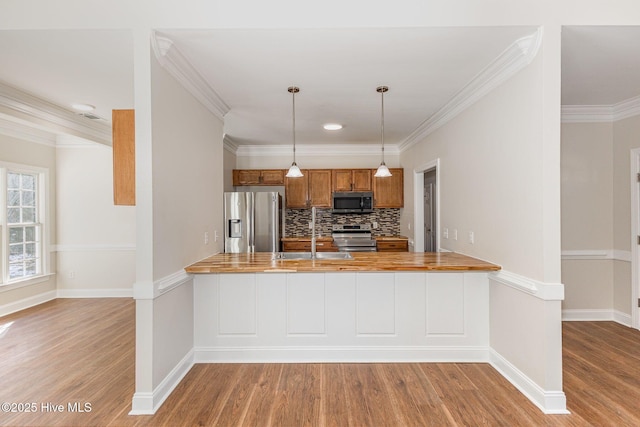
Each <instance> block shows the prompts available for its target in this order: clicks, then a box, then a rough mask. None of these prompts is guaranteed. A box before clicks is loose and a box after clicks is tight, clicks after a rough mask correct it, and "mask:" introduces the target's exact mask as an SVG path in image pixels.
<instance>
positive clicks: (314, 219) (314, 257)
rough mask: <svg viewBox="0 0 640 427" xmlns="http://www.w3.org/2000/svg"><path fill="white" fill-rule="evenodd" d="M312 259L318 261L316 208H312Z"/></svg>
mask: <svg viewBox="0 0 640 427" xmlns="http://www.w3.org/2000/svg"><path fill="white" fill-rule="evenodd" d="M311 259H316V207H315V206H313V207H312V208H311Z"/></svg>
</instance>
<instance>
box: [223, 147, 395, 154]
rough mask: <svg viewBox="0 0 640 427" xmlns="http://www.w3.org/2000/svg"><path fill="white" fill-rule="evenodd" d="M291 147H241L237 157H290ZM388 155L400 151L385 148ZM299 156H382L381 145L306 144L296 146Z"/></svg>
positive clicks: (238, 148)
mask: <svg viewBox="0 0 640 427" xmlns="http://www.w3.org/2000/svg"><path fill="white" fill-rule="evenodd" d="M291 150H292V148H291V145H240V146H238V147H237V150H236V153H235V154H236V156H238V157H253V156H263V157H267V156H289V155H291V153H292V151H291ZM384 152H385V154H387V155H391V156H397V155H399V154H400V150H399V148H398V146H397V145H387V144H385V146H384ZM296 155H298V156H305V155H306V156H325V157H335V156H336V155H339V156H371V155H380V145H379V144H306V145H300V144H298V145H296Z"/></svg>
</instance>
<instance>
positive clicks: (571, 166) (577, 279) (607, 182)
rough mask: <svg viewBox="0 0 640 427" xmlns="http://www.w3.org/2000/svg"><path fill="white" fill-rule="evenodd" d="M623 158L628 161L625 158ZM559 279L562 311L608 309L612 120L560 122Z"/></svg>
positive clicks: (610, 289) (610, 306)
mask: <svg viewBox="0 0 640 427" xmlns="http://www.w3.org/2000/svg"><path fill="white" fill-rule="evenodd" d="M627 163H628V160H627ZM561 165H562V168H561V170H562V192H561V194H562V251H563V261H562V283H564V285H565V300H564V301H563V304H562V307H563V310H565V314H566V315H567V316H571V315H572V314H570V313H573V316H575V315H577V312H576V311H575V310H582V312H583V313H585V310H591V313H596V312H597V311H594V310H609V311H611V310H612V309H613V263H614V261H613V259H605V258H606V257H605V256H603V257H602V258H601V259H581V258H585V257H588V258H597V256H596V254H598V253H612V250H613V170H614V164H613V124H612V123H610V122H604V123H563V124H562V164H561Z"/></svg>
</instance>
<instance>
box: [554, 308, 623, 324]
mask: <svg viewBox="0 0 640 427" xmlns="http://www.w3.org/2000/svg"><path fill="white" fill-rule="evenodd" d="M562 321H563V322H603V321H610V322H617V323H620V324H621V325H625V326H629V327H631V315H629V314H626V313H623V312H621V311H618V310H610V309H588V310H577V309H576V310H562Z"/></svg>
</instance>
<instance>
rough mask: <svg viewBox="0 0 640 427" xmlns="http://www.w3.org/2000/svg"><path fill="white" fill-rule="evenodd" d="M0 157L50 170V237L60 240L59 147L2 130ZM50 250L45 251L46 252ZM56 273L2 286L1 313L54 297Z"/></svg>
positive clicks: (53, 259)
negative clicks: (20, 284)
mask: <svg viewBox="0 0 640 427" xmlns="http://www.w3.org/2000/svg"><path fill="white" fill-rule="evenodd" d="M0 160H2V161H5V162H11V163H18V164H23V165H30V166H37V167H41V168H46V169H47V170H48V171H49V221H50V222H49V224H50V228H49V231H48V232H49V241H50V243H51V245H55V244H56V242H57V234H56V150H55V148H54V147H53V146H48V145H43V144H37V143H34V142H29V141H27V140H24V139H21V138H18V137H12V136H8V135H5V134H3V133H0ZM47 255H49V254H45V256H47ZM49 265H50V270H51V272H52V273H55V272H56V254H55V253H51V254H50V260H49ZM55 290H56V276H55V275H53V276H49V277H48V278H47V279H46V280H44V281H43V282H40V283H37V284H33V285H30V286H25V287H19V288H15V287H13V286H12V287H11V290H6V288H5V289H3V288H1V287H0V315H2V314H6V313H9V312H13V311H16V310H20V309H23V308H26V307H28V306H30V305H35V304H38V303H40V302H43V301H46V300H48V299H52V298H54V297H55Z"/></svg>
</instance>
